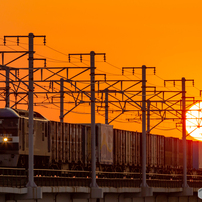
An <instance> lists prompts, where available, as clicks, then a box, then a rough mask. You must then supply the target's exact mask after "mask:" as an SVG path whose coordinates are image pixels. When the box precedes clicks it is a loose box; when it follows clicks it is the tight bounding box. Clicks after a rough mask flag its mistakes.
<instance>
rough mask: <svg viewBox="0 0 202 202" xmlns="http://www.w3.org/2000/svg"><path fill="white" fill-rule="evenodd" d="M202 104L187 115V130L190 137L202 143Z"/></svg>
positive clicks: (191, 109) (194, 107)
mask: <svg viewBox="0 0 202 202" xmlns="http://www.w3.org/2000/svg"><path fill="white" fill-rule="evenodd" d="M201 108H202V102H198V103H196V104H195V105H193V106H192V107H191V108H190V111H188V112H187V113H186V129H187V132H188V134H189V135H190V136H192V137H193V138H195V139H197V140H200V141H202V124H201V120H202V112H201Z"/></svg>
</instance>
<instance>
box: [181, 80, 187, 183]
mask: <svg viewBox="0 0 202 202" xmlns="http://www.w3.org/2000/svg"><path fill="white" fill-rule="evenodd" d="M182 143H183V187H187V186H188V184H187V150H186V147H187V145H186V91H185V78H184V77H183V78H182Z"/></svg>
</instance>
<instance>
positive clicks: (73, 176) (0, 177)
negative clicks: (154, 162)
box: [0, 168, 202, 188]
mask: <svg viewBox="0 0 202 202" xmlns="http://www.w3.org/2000/svg"><path fill="white" fill-rule="evenodd" d="M27 173H28V172H27V170H26V169H23V168H16V169H14V168H0V186H6V187H25V186H26V184H27V181H28V175H27ZM96 177H97V180H96V181H97V184H98V186H99V187H115V188H119V187H140V184H141V180H142V179H141V173H127V172H114V173H110V172H97V173H96ZM187 179H188V184H189V186H190V187H193V188H200V187H201V186H202V175H188V176H187ZM34 181H35V183H36V184H37V186H84V187H89V186H90V183H91V172H89V171H73V170H65V171H64V170H53V169H35V170H34ZM147 184H148V185H149V186H150V187H169V188H177V187H182V174H155V173H147Z"/></svg>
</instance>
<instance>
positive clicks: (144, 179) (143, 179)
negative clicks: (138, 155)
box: [142, 65, 147, 187]
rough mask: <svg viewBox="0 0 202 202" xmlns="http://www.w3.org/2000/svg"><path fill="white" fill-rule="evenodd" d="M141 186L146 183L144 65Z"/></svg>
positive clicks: (144, 72)
mask: <svg viewBox="0 0 202 202" xmlns="http://www.w3.org/2000/svg"><path fill="white" fill-rule="evenodd" d="M142 187H147V183H146V66H145V65H143V66H142Z"/></svg>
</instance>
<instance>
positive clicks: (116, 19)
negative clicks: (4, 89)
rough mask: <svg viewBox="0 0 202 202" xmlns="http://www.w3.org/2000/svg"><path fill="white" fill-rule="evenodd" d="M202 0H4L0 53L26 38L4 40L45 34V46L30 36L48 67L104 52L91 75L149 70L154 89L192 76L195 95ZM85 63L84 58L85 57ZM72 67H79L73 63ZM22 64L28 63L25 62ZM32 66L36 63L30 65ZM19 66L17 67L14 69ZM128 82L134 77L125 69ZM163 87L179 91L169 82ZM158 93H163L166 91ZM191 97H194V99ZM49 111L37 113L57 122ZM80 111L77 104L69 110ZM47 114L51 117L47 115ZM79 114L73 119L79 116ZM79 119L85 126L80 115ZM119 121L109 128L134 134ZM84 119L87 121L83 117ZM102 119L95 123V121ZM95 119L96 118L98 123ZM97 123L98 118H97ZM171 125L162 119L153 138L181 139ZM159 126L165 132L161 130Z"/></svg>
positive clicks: (201, 63) (200, 52)
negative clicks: (129, 68)
mask: <svg viewBox="0 0 202 202" xmlns="http://www.w3.org/2000/svg"><path fill="white" fill-rule="evenodd" d="M201 9H202V1H201V0H194V1H187V0H183V1H182V0H178V1H176V0H170V1H161V0H154V1H151V0H125V1H123V0H122V1H121V0H116V1H115V0H102V1H99V0H94V1H93V0H85V1H84V0H72V1H69V0H58V1H53V0H49V1H47V0H35V1H27V0H18V1H16V0H6V1H1V6H0V19H1V31H0V49H1V50H11V49H14V50H23V48H27V46H28V45H27V40H26V39H22V40H20V42H21V43H20V47H17V46H16V43H14V42H15V41H16V40H15V39H10V40H11V41H8V42H7V47H4V46H3V37H4V35H28V33H30V32H32V33H34V35H46V41H47V46H46V47H44V46H42V45H43V40H42V39H39V38H36V39H35V44H36V45H35V48H34V49H35V51H36V52H37V53H38V56H37V57H39V56H43V57H47V58H48V60H47V66H67V65H69V66H72V64H71V65H70V64H68V57H67V55H68V53H89V52H90V51H95V52H101V53H106V61H107V62H108V63H105V64H104V63H103V62H101V61H102V60H103V58H102V57H101V56H99V57H96V60H97V63H96V67H97V70H96V71H97V73H106V74H107V75H108V77H107V78H108V79H112V78H114V79H115V78H116V79H117V78H119V79H121V78H122V79H126V77H124V76H123V77H121V76H118V75H119V74H120V75H121V73H122V72H121V68H122V67H123V66H136V67H138V66H142V65H146V66H152V67H156V75H157V76H153V75H152V74H153V72H152V71H148V74H149V75H148V76H147V79H148V82H149V85H154V86H157V88H158V87H159V88H161V87H162V86H163V84H164V83H163V79H167V80H170V79H181V78H182V77H185V78H186V79H194V80H195V87H191V83H187V91H188V94H187V96H189V97H193V96H194V97H196V98H197V99H201V98H200V97H199V90H200V89H202V86H201V73H202V69H201V68H202V57H201V56H202V17H201ZM84 59H86V60H87V61H85V63H86V64H89V57H87V56H86V57H85V58H84ZM72 62H73V63H74V62H75V63H74V65H82V64H80V63H78V62H79V60H77V58H74V59H73V61H72ZM21 64H23V67H24V66H26V65H27V60H25V61H24V63H21ZM35 64H36V65H37V63H35ZM17 65H19V64H17ZM126 76H127V78H130V79H137V78H141V72H138V71H137V75H136V76H132V74H130V72H127V75H126ZM170 89H172V90H180V89H181V84H180V83H178V84H177V86H176V88H173V87H172V84H170ZM165 90H168V89H166V88H165ZM197 96H198V97H197ZM53 108H54V107H52V112H51V113H50V111H47V109H45V108H40V109H39V110H40V112H42V111H44V115H45V116H46V117H47V118H49V119H55V120H59V119H58V118H56V117H58V116H59V110H56V109H53ZM75 111H76V112H85V109H84V107H83V108H82V107H80V108H78V109H76V110H75ZM53 114H54V115H53ZM79 116H80V115H79ZM82 117H84V120H85V121H84V120H83V122H86V119H85V117H87V115H82ZM125 118H126V117H124V116H121V117H120V119H118V120H119V121H120V122H114V123H113V124H114V126H115V127H119V128H125V129H126V128H127V129H131V130H136V127H137V130H138V131H140V130H141V126H140V125H138V126H136V125H134V124H133V123H122V125H120V123H121V122H122V121H123V122H124V119H125ZM77 120H79V122H82V119H78V117H77V115H76V114H73V115H71V116H69V115H68V117H67V119H66V121H71V122H77ZM87 120H88V121H90V119H89V116H88V119H87ZM100 120H101V119H100ZM98 121H99V118H98ZM101 121H103V119H102V120H101ZM173 128H175V124H172V123H171V122H169V124H167V125H165V128H163V126H162V127H160V126H159V128H158V129H156V130H155V131H154V133H157V134H162V135H163V134H164V133H165V134H166V135H169V136H177V137H180V136H181V133H180V132H179V131H178V130H167V129H173ZM164 129H166V131H165V130H164Z"/></svg>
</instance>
